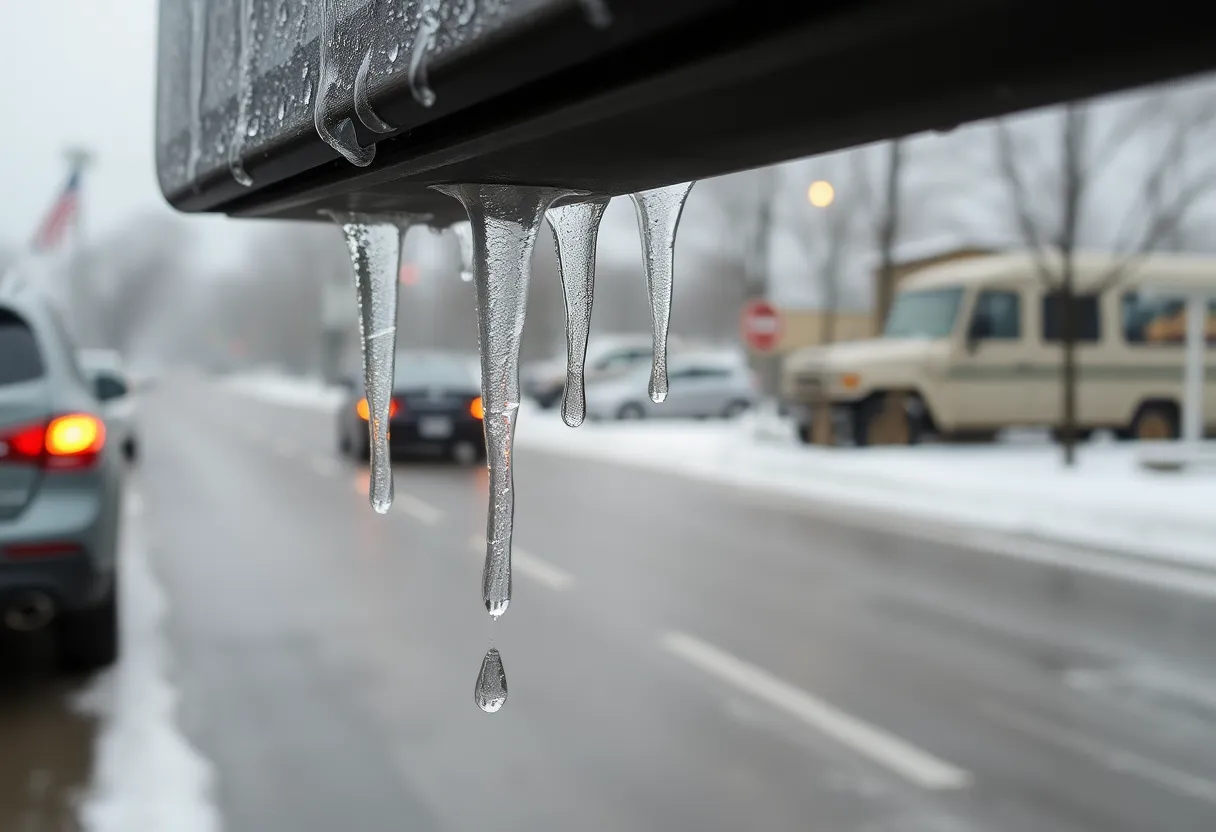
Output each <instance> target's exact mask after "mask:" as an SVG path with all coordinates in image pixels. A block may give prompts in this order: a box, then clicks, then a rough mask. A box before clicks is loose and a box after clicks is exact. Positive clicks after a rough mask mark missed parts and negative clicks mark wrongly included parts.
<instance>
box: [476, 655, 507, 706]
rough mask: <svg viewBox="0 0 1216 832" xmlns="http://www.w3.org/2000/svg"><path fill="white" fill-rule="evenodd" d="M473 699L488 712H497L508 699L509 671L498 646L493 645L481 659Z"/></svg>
mask: <svg viewBox="0 0 1216 832" xmlns="http://www.w3.org/2000/svg"><path fill="white" fill-rule="evenodd" d="M473 701H474V702H476V703H477V707H479V708H481V709H482V710H483V711H485V712H486V713H488V714H493V713H497V712H498V711H500V710H501V709H502V706H503V705H504V704H506V701H507V672H506V671H505V670H504V669H503V666H502V656H501V655H500V654H499V652H498V648H496V647H491V648H490V649H489V650H487V651H486V655H485V657H484V658H483V659H482V660H481V670H480V671H478V673H477V685H476V686H475V687H474V688H473Z"/></svg>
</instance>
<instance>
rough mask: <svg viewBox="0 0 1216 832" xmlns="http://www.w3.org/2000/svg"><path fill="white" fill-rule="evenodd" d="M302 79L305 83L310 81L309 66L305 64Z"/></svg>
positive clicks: (301, 74)
mask: <svg viewBox="0 0 1216 832" xmlns="http://www.w3.org/2000/svg"><path fill="white" fill-rule="evenodd" d="M300 77H301V78H302V79H304V80H305V81H307V80H308V64H304V70H303V71H302V72H301V73H300Z"/></svg>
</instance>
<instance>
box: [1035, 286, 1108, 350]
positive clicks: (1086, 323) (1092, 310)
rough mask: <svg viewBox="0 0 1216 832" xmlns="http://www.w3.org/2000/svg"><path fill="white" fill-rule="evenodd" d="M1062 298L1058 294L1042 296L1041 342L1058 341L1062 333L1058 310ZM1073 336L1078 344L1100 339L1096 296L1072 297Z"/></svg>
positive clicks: (1100, 332)
mask: <svg viewBox="0 0 1216 832" xmlns="http://www.w3.org/2000/svg"><path fill="white" fill-rule="evenodd" d="M1061 305H1062V297H1061V295H1060V293H1059V292H1052V293H1050V294H1046V295H1043V340H1044V341H1049V342H1050V341H1059V340H1060V338H1061V332H1062V326H1061V324H1062V320H1061V315H1060V309H1061ZM1072 309H1073V316H1074V322H1073V334H1074V335H1075V336H1076V339H1077V342H1078V343H1091V342H1096V341H1097V340H1098V339H1099V338H1101V337H1102V326H1101V321H1100V320H1099V309H1100V304H1099V303H1098V296H1097V295H1074V296H1073V299H1072Z"/></svg>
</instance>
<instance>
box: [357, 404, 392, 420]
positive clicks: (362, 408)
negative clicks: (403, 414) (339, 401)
mask: <svg viewBox="0 0 1216 832" xmlns="http://www.w3.org/2000/svg"><path fill="white" fill-rule="evenodd" d="M397 407H398V405H397V400H396V399H389V402H388V418H390V419H391V418H393V417H394V416H396V415H397ZM355 412H356V413H358V414H359V418H360V419H362V420H363V421H365V422H366V421H367V420H368V419H370V418H371V411H370V410H369V409H368V407H367V399H359V401H357V402H355Z"/></svg>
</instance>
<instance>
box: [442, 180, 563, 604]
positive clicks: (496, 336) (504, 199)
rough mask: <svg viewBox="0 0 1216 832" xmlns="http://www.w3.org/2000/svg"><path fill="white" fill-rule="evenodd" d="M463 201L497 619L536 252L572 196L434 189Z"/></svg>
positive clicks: (506, 562)
mask: <svg viewBox="0 0 1216 832" xmlns="http://www.w3.org/2000/svg"><path fill="white" fill-rule="evenodd" d="M434 187H435V189H436V190H438V191H441V192H443V193H445V194H448V195H449V196H452V197H455V198H456V199H458V200H460V202H461V204H462V205H464V208H465V210H466V211H467V212H468V214H469V222H470V227H471V229H472V234H473V281H474V284H475V286H476V289H477V333H478V339H479V341H480V346H481V397H482V401H483V403H484V408H485V418H484V421H483V425H484V427H485V432H486V456H487V458H488V462H489V467H490V506H489V516H488V518H487V520H486V562H485V568H484V570H483V571H482V576H481V594H482V600H484V601H485V604H486V610H487V611H488V612H489V613H490V615H492V616H494V617H495V618H497V617H498V616H500V615H502V614H503V613H504V612H506V609H507V605H508V604H509V603H510V601H511V529H512V522H513V518H514V513H515V491H514V484H513V482H512V477H511V443H512V440H513V439H514V436H515V416H516V413H517V412H518V410H519V398H520V396H519V343H520V338H521V336H522V335H523V330H524V316H525V314H526V312H527V298H528V276H529V273H530V271H531V260H532V247H533V246H534V245H535V244H536V232H537V230H538V229H539V228H540V220H541V217H542V216H543V215H544V212H545V209H546V208H548V207H549V206H550V205H552V204H553V202H554V200H556V199H559V198H561V197H564V196H572V195H574V194H572V193H571V192H569V191H562V190H556V189H554V188H531V187H522V186H516V185H436V186H434Z"/></svg>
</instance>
